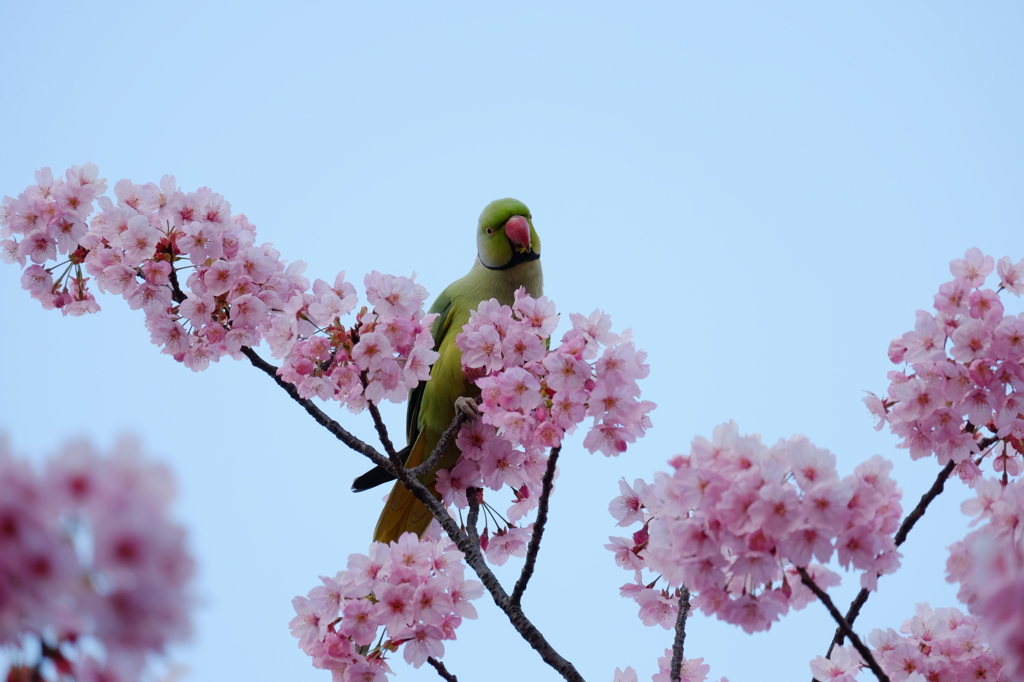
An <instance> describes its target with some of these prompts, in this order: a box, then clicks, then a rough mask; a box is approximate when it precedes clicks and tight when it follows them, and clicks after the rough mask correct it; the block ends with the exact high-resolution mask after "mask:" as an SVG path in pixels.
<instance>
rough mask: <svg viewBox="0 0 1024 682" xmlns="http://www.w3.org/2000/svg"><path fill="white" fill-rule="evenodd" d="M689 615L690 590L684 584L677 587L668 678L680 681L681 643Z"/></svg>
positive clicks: (684, 639) (684, 636) (681, 672)
mask: <svg viewBox="0 0 1024 682" xmlns="http://www.w3.org/2000/svg"><path fill="white" fill-rule="evenodd" d="M688 615H690V591H689V590H688V589H686V585H683V586H681V587H680V588H679V614H678V615H677V616H676V638H675V640H674V641H673V642H672V667H671V668H670V669H669V679H670V680H672V682H680V680H682V679H683V644H684V642H685V641H686V617H687V616H688Z"/></svg>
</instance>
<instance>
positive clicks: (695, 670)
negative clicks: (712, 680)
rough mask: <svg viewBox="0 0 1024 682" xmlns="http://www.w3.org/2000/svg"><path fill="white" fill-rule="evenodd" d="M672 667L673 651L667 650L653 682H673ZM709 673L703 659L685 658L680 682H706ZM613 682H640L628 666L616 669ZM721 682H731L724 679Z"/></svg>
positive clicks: (661, 657)
mask: <svg viewBox="0 0 1024 682" xmlns="http://www.w3.org/2000/svg"><path fill="white" fill-rule="evenodd" d="M671 667H672V650H671V649H665V655H664V656H660V657H659V658H658V672H657V673H655V674H654V675H653V676H652V677H651V680H652V682H671V681H672V676H671ZM709 672H711V666H710V665H706V664H705V663H704V659H703V658H684V659H683V663H682V666H681V667H680V669H679V680H680V682H704V680H706V679H708V673H709ZM612 682H638V681H637V674H636V670H634V669H633V668H632V666H627V667H626V669H625V670H622V669H620V668H616V669H615V675H614V676H613V677H612ZM721 682H729V681H728V680H727V679H725V678H724V677H723V678H722V679H721Z"/></svg>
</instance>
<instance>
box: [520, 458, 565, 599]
mask: <svg viewBox="0 0 1024 682" xmlns="http://www.w3.org/2000/svg"><path fill="white" fill-rule="evenodd" d="M561 451H562V446H561V445H559V446H558V447H555V448H551V454H550V455H549V456H548V466H547V469H545V470H544V478H543V479H541V489H540V502H539V504H538V505H537V521H536V522H535V523H534V524H533V533H532V534H531V535H530V545H529V546H528V547H527V548H526V562H525V563H524V564H523V570H522V572H521V573H520V574H519V580H517V581H516V585H515V588H513V590H512V598H511V599H512V603H513V604H514V605H515V606H519V603H520V602H521V601H522V600H523V592H525V591H526V585H527V583H529V582H530V578H531V577H533V570H534V567H535V566H536V564H537V553H538V552H539V551H540V540H541V537H542V536H543V535H544V526H545V525H546V524H547V522H548V502H549V500H550V499H551V489H552V487H553V486H554V483H555V468H556V464H557V463H558V455H559V453H560V452H561Z"/></svg>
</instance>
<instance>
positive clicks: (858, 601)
mask: <svg viewBox="0 0 1024 682" xmlns="http://www.w3.org/2000/svg"><path fill="white" fill-rule="evenodd" d="M955 467H956V464H955V463H954V462H953V461H952V460H950V462H949V463H948V464H946V466H944V467H943V468H942V471H940V472H939V475H938V476H937V477H936V478H935V482H934V483H933V484H932V487H931V488H929V489H928V492H926V493H925V494H924V495H922V496H921V501H920V502H918V503H917V506H916V507H914V508H913V510H911V512H910V513H909V514H907V516H906V518H905V519H903V523H902V524H900V527H899V530H897V531H896V535H895V536H893V539H894V540H895V541H896V546H897V547H899V546H900V545H902V544H903V543H904V542H905V541H906V539H907V535H908V534H909V533H910V530H911V529H912V528H913V527H914V524H916V523H917V522H918V521H920V520H921V517H923V516H924V512H925V510H926V509H927V508H928V505H929V504H931V503H932V500H934V499H935V498H936V497H938V496H939V494H940V493H942V490H943V488H944V487H945V485H946V479H948V478H949V476H950V474H952V473H953V469H954V468H955ZM869 596H871V591H870V590H868V589H867V588H866V587H865V588H862V589H861V591H860V592H858V593H857V596H856V597H854V599H853V601H852V602H850V608H849V609H848V610H847V611H846V622H847V623H848V624H850V625H852V624H853V621H855V620H857V616H859V615H860V610H861V608H863V606H864V604H865V603H866V602H867V600H868V597H869ZM843 639H844V633H843V629H842V628H836V633H835V635H834V636H833V637H832V643H831V644H829V646H828V651H827V652H826V653H825V658H828V657H829V656H830V655H831V654H832V649H834V648H835V647H836V645H839V644H842V643H843Z"/></svg>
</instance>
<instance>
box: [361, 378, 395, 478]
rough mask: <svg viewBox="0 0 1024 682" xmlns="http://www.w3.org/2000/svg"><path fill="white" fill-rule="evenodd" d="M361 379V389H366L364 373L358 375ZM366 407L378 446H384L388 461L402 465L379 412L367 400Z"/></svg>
mask: <svg viewBox="0 0 1024 682" xmlns="http://www.w3.org/2000/svg"><path fill="white" fill-rule="evenodd" d="M360 376H361V377H362V379H363V388H364V389H365V388H366V372H365V371H363V373H362V374H361V375H360ZM366 403H367V406H368V407H369V410H370V415H371V416H372V417H373V426H374V428H376V429H377V438H379V439H380V444H381V445H383V446H384V452H386V453H388V459H390V460H391V461H392V462H394V463H395V464H396V466H398V465H400V464H402V462H399V461H398V453H396V452H395V446H394V445H393V444H392V443H391V438H390V436H388V427H387V426H385V425H384V420H383V419H381V416H380V410H379V409H377V406H376V405H374V404H373V403H372V402H370V401H369V400H368V401H366Z"/></svg>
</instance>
